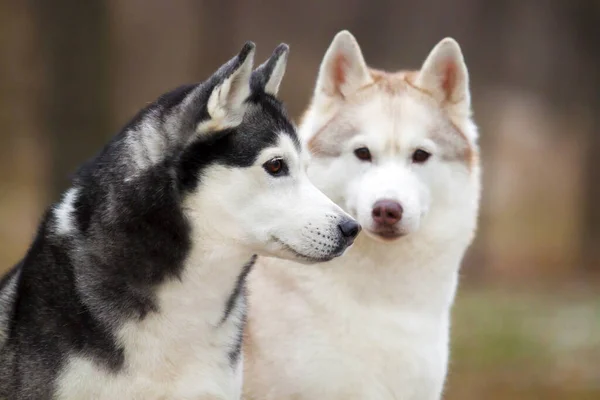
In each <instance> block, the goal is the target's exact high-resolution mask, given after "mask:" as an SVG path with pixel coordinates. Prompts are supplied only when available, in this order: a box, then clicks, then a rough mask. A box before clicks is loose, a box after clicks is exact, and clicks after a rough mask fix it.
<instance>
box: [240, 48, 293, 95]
mask: <svg viewBox="0 0 600 400" xmlns="http://www.w3.org/2000/svg"><path fill="white" fill-rule="evenodd" d="M289 52H290V48H289V46H288V45H287V44H285V43H281V44H280V45H279V46H277V47H276V48H275V50H274V51H273V54H272V55H271V57H269V59H268V60H267V61H266V62H265V63H264V64H262V65H261V66H260V67H258V68H257V69H256V71H254V72H253V73H252V78H251V81H250V86H251V88H252V91H253V92H254V91H264V92H265V93H268V94H270V95H273V96H277V92H278V91H279V85H280V84H281V81H282V79H283V75H285V67H286V65H287V59H288V54H289Z"/></svg>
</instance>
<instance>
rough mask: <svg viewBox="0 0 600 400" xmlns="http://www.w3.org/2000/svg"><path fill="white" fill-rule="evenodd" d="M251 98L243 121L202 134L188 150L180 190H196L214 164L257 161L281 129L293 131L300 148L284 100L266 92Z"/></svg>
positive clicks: (182, 162)
mask: <svg viewBox="0 0 600 400" xmlns="http://www.w3.org/2000/svg"><path fill="white" fill-rule="evenodd" d="M247 101H248V102H249V103H250V106H249V109H248V111H247V112H246V115H245V116H244V119H243V121H242V123H241V125H239V126H237V127H235V128H232V129H228V130H224V131H221V132H218V133H212V134H210V135H207V137H201V138H198V139H197V140H196V141H195V142H194V143H192V144H191V145H190V146H188V147H187V148H186V149H185V150H184V152H183V153H182V154H181V158H180V159H179V161H178V173H177V176H178V179H179V187H180V190H182V191H183V192H186V191H193V190H195V189H196V187H197V185H198V184H199V183H200V175H201V171H202V170H203V169H204V168H206V166H208V165H210V164H222V165H228V166H235V167H249V166H251V165H253V164H254V162H255V161H256V158H257V157H258V155H259V154H260V152H261V151H262V150H264V149H265V148H266V147H269V146H273V145H275V144H276V142H277V139H278V138H279V135H280V134H281V133H284V134H287V135H289V137H290V138H291V139H292V140H293V141H294V144H295V145H296V146H297V148H298V149H299V148H300V140H299V139H298V136H297V135H296V131H295V128H294V126H293V125H292V124H291V122H290V121H289V119H288V118H287V115H286V113H285V109H284V108H283V106H282V104H281V102H280V101H278V100H277V99H276V98H275V97H273V96H271V95H268V94H265V93H254V94H253V95H251V97H250V98H249V99H248V100H247Z"/></svg>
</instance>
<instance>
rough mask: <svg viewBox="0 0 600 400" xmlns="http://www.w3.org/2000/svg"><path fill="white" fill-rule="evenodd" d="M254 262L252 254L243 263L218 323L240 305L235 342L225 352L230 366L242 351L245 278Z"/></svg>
mask: <svg viewBox="0 0 600 400" xmlns="http://www.w3.org/2000/svg"><path fill="white" fill-rule="evenodd" d="M255 262H256V255H253V256H252V258H251V259H250V261H248V262H247V263H246V265H244V268H243V269H242V272H241V273H240V275H239V276H238V279H237V282H236V284H235V287H234V289H233V291H232V292H231V295H230V296H229V298H228V299H227V303H226V305H225V313H224V314H223V317H222V318H221V322H220V325H222V324H224V323H225V322H226V321H227V320H228V318H229V316H230V315H231V313H232V312H233V310H234V309H235V308H237V307H240V308H241V310H242V315H241V319H240V321H239V322H238V323H237V330H238V332H237V336H236V338H235V342H234V343H233V347H232V348H231V350H230V351H229V353H228V354H227V355H228V357H229V364H230V365H231V366H232V367H235V366H236V365H237V363H238V361H239V360H240V354H241V352H242V342H243V337H244V328H245V326H246V320H247V305H246V297H247V296H246V290H247V289H246V278H247V277H248V274H249V273H250V271H252V267H253V266H254V263H255Z"/></svg>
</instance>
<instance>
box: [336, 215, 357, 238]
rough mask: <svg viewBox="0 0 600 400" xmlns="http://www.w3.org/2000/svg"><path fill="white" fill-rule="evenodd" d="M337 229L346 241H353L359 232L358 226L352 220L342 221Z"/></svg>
mask: <svg viewBox="0 0 600 400" xmlns="http://www.w3.org/2000/svg"><path fill="white" fill-rule="evenodd" d="M338 227H339V228H340V231H341V232H342V235H344V237H345V238H346V239H349V240H354V238H356V236H357V235H358V233H359V232H360V224H359V223H358V222H356V221H355V220H353V219H346V220H344V221H342V222H341V223H340V224H339V225H338Z"/></svg>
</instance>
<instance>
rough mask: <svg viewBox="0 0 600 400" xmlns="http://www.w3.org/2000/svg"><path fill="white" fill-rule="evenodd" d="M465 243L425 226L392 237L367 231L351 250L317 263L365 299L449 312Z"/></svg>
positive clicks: (350, 292) (359, 298) (331, 280)
mask: <svg viewBox="0 0 600 400" xmlns="http://www.w3.org/2000/svg"><path fill="white" fill-rule="evenodd" d="M465 249H466V245H465V244H464V243H461V242H460V241H455V242H443V243H442V242H441V241H436V240H427V238H426V235H425V232H423V233H422V234H420V233H415V234H413V235H412V236H411V235H408V236H406V237H403V238H400V239H398V240H396V241H395V242H391V243H382V242H380V241H377V240H376V239H373V238H370V237H367V236H366V235H365V234H362V235H361V236H360V237H359V238H358V239H357V241H356V242H355V244H354V245H353V247H352V248H351V249H350V250H349V251H348V252H347V254H346V255H344V256H343V257H340V258H338V259H335V260H333V261H330V262H328V263H326V264H321V265H319V266H317V268H321V269H322V271H320V272H319V275H321V274H322V276H324V277H326V278H329V279H327V280H328V282H329V283H331V284H332V285H335V287H336V288H337V289H338V290H340V291H341V292H342V293H345V294H347V295H349V296H351V297H352V298H354V299H355V300H356V301H358V302H360V303H362V304H366V305H369V304H370V305H373V306H384V307H391V308H393V309H397V310H399V311H401V310H406V309H407V308H408V309H409V310H410V311H411V312H426V313H429V314H432V315H437V316H442V317H446V316H447V314H448V312H449V310H450V307H451V305H452V302H453V298H454V295H455V292H456V286H457V282H458V270H459V267H460V263H461V260H462V257H463V254H464V251H465ZM349 260H351V261H349Z"/></svg>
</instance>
